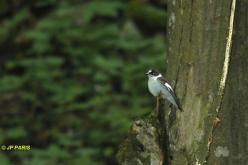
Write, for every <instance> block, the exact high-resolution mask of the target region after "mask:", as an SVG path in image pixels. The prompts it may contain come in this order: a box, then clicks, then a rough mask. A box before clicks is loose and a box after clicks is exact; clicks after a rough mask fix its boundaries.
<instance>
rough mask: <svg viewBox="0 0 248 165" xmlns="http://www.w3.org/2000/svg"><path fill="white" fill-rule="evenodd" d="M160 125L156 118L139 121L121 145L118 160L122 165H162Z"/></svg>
mask: <svg viewBox="0 0 248 165" xmlns="http://www.w3.org/2000/svg"><path fill="white" fill-rule="evenodd" d="M160 132H161V129H159V124H158V122H157V120H156V118H155V117H151V118H150V119H145V120H137V121H135V122H134V124H133V125H132V128H131V130H130V133H129V137H128V138H127V139H126V140H125V141H124V142H123V143H122V144H121V146H120V149H119V152H118V154H117V159H118V161H119V163H120V164H121V165H162V162H163V152H162V150H161V147H160V144H161V143H160V141H159V135H160V134H161V133H160Z"/></svg>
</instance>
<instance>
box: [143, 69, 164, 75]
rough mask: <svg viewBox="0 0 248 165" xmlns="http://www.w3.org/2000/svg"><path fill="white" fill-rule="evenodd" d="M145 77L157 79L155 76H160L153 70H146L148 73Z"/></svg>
mask: <svg viewBox="0 0 248 165" xmlns="http://www.w3.org/2000/svg"><path fill="white" fill-rule="evenodd" d="M146 75H147V76H148V77H157V76H160V75H161V74H160V73H159V72H158V71H157V70H155V69H150V70H148V72H146Z"/></svg>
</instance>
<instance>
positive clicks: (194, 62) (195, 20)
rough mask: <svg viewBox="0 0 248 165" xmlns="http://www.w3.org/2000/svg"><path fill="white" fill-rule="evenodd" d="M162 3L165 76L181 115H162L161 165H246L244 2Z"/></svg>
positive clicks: (247, 13)
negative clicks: (164, 5) (165, 20)
mask: <svg viewBox="0 0 248 165" xmlns="http://www.w3.org/2000/svg"><path fill="white" fill-rule="evenodd" d="M168 3H169V13H170V15H169V20H168V33H169V34H168V38H169V50H168V51H169V53H168V61H167V63H168V65H167V66H168V69H167V74H166V78H167V79H168V80H170V81H171V82H172V84H173V85H174V87H175V90H176V93H177V95H178V96H179V99H180V101H181V102H182V105H183V109H184V110H185V111H184V112H182V113H180V112H176V113H175V111H172V112H174V113H171V115H169V116H168V115H166V116H165V120H166V122H165V125H164V126H163V127H164V128H166V130H168V131H167V133H166V134H167V135H168V139H167V141H168V142H169V145H168V146H167V147H168V148H166V149H165V150H164V149H163V147H165V146H162V147H161V144H160V143H158V145H160V148H161V151H167V153H166V154H169V155H167V157H164V158H167V159H168V158H170V159H169V160H167V162H166V163H165V162H164V165H165V164H170V165H203V164H208V165H223V164H226V165H246V164H247V163H248V154H247V153H248V122H247V121H248V111H247V109H248V102H247V98H248V89H247V86H248V76H247V73H248V56H247V49H248V0H242V1H241V0H237V1H236V0H218V1H214V0H202V1H197V0H191V1H188V0H172V1H170V2H168ZM233 18H234V21H233ZM231 41H232V47H231ZM167 109H168V107H167V108H166V110H167ZM166 114H167V113H166ZM144 122H146V121H144ZM155 127H156V128H157V130H159V129H160V128H159V125H157V126H155ZM158 136H160V137H163V136H161V135H159V134H158ZM125 146H127V145H125ZM126 151H127V150H126ZM150 151H151V150H150ZM151 152H153V151H151ZM124 157H125V156H124ZM129 157H130V155H129ZM134 157H135V156H134ZM134 157H132V159H134ZM160 158H161V157H159V158H158V159H160ZM150 162H151V161H144V162H142V163H141V164H142V165H143V164H149V165H150V164H151V163H150ZM121 164H123V163H121ZM128 165H134V164H132V163H131V164H130V163H129V164H128ZM154 165H159V164H158V163H157V164H156V163H155V164H154Z"/></svg>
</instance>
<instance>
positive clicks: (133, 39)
mask: <svg viewBox="0 0 248 165" xmlns="http://www.w3.org/2000/svg"><path fill="white" fill-rule="evenodd" d="M165 29H166V1H165V0H130V1H128V0H104V1H103V0H99V1H97V0H88V1H87V0H84V1H79V0H67V1H66V0H60V1H56V0H37V1H28V0H10V1H5V0H0V52H1V56H0V144H1V145H9V144H14V145H15V144H17V145H30V146H31V150H30V151H0V164H1V165H12V164H15V165H67V164H68V165H116V164H117V163H116V160H115V155H116V152H117V149H118V146H119V144H120V143H121V141H123V139H124V138H125V137H126V135H127V134H128V130H129V128H130V125H131V123H132V121H133V120H135V119H137V118H142V117H143V116H146V115H149V113H150V112H151V111H152V110H153V109H154V106H155V100H154V99H153V97H151V95H150V94H149V93H148V91H147V87H146V85H147V78H146V76H145V72H146V71H147V69H149V68H150V67H153V68H158V69H160V70H162V71H164V70H165V57H166V52H165V51H166V43H165V33H166V30H165Z"/></svg>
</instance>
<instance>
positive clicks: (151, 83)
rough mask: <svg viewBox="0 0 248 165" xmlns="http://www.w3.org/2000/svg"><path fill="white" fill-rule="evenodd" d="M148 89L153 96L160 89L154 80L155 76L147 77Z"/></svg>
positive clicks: (159, 85) (157, 93)
mask: <svg viewBox="0 0 248 165" xmlns="http://www.w3.org/2000/svg"><path fill="white" fill-rule="evenodd" d="M148 89H149V91H150V93H151V94H152V95H153V96H158V95H159V94H160V92H161V91H160V90H161V84H160V83H159V82H158V81H157V80H156V78H153V77H149V79H148Z"/></svg>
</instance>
